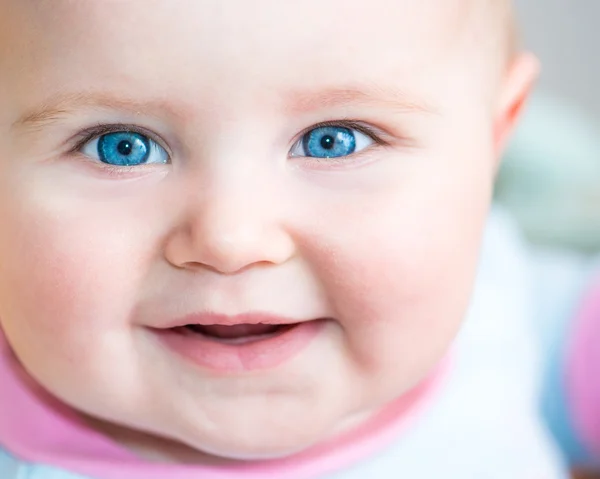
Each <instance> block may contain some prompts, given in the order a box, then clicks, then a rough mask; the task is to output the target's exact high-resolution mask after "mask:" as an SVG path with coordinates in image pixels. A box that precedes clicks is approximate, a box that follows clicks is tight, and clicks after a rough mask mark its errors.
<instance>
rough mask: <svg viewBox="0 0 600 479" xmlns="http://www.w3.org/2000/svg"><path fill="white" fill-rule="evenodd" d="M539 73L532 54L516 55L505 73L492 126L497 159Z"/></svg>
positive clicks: (538, 65) (537, 63) (537, 64)
mask: <svg viewBox="0 0 600 479" xmlns="http://www.w3.org/2000/svg"><path fill="white" fill-rule="evenodd" d="M539 71H540V62H539V60H538V59H537V57H536V56H535V55H533V54H532V53H520V54H518V56H517V57H516V58H515V59H514V60H513V61H512V64H511V65H510V67H509V69H508V71H507V75H506V78H505V81H504V85H503V86H502V91H501V95H500V102H499V105H498V106H499V108H498V111H497V114H496V121H495V124H494V143H495V148H496V156H497V157H498V158H500V157H501V156H502V153H503V151H504V148H505V146H506V143H507V142H508V139H509V138H510V135H511V134H512V132H513V130H514V128H515V126H516V124H517V120H518V119H519V117H520V115H521V113H522V111H523V108H524V106H525V104H526V102H527V99H528V98H529V96H530V93H531V91H532V89H533V86H534V85H535V82H536V80H537V78H538V75H539Z"/></svg>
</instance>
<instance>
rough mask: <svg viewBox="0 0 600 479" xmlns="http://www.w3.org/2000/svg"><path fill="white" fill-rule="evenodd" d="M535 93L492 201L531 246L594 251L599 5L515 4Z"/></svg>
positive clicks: (597, 241)
mask: <svg viewBox="0 0 600 479" xmlns="http://www.w3.org/2000/svg"><path fill="white" fill-rule="evenodd" d="M515 4H516V7H517V13H518V17H519V21H520V25H521V32H522V35H521V36H522V40H523V43H524V45H525V46H526V47H527V48H529V49H531V50H533V51H534V52H535V53H537V55H538V56H539V57H540V59H541V60H542V66H543V72H542V77H541V79H540V83H539V88H538V90H537V92H536V94H535V95H534V98H533V100H532V101H531V103H530V106H529V109H528V110H527V112H526V115H525V118H524V120H523V122H522V123H521V126H520V128H519V130H518V131H517V134H516V135H515V138H514V140H513V142H512V144H511V146H510V147H509V149H508V151H507V154H506V161H505V163H504V166H503V169H502V171H501V174H500V177H499V180H498V193H497V200H498V201H499V202H500V203H503V204H504V205H506V206H508V208H509V209H511V210H512V212H513V213H514V215H515V216H516V217H517V218H518V220H519V222H520V223H521V225H522V226H523V228H524V229H525V231H526V233H527V235H528V236H529V239H530V240H532V241H533V242H534V243H538V244H542V245H548V246H552V247H569V248H573V247H575V248H577V249H579V250H581V251H587V252H597V251H600V60H599V59H598V47H600V28H599V27H598V22H599V20H600V0H515Z"/></svg>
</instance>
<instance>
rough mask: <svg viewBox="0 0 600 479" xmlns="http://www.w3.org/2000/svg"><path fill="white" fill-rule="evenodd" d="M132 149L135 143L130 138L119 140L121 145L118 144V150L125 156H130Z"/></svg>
mask: <svg viewBox="0 0 600 479" xmlns="http://www.w3.org/2000/svg"><path fill="white" fill-rule="evenodd" d="M132 150H133V145H132V144H131V142H130V141H128V140H123V141H121V142H119V145H118V146H117V151H118V152H119V153H121V154H122V155H124V156H129V155H130V154H131V151H132Z"/></svg>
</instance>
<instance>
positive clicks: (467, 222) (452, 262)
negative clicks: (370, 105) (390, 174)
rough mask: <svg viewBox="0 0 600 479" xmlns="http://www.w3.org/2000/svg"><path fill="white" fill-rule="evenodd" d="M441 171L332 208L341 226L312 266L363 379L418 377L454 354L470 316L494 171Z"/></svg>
mask: <svg viewBox="0 0 600 479" xmlns="http://www.w3.org/2000/svg"><path fill="white" fill-rule="evenodd" d="M455 164H456V163H455ZM445 173H446V172H439V171H438V174H437V175H436V176H435V177H432V176H430V175H427V174H425V173H423V174H421V172H419V171H417V172H415V173H414V176H413V177H412V178H411V181H407V182H406V183H405V184H404V185H403V187H402V188H399V189H398V190H396V191H391V192H388V193H387V194H382V195H380V196H376V195H372V196H370V197H369V198H361V200H360V201H353V202H350V203H352V204H346V205H345V209H344V210H339V211H337V212H333V211H332V212H330V219H333V218H335V220H331V221H329V224H328V225H327V228H328V229H327V230H326V231H325V230H322V231H323V234H322V236H321V237H320V238H319V240H318V241H315V243H318V244H320V245H323V246H322V247H319V248H317V249H316V250H315V251H318V252H317V253H316V255H317V256H318V257H315V258H314V260H313V262H314V264H318V265H320V276H321V277H322V278H323V281H324V282H325V283H326V288H327V289H328V291H329V295H330V297H331V299H332V302H333V303H334V308H335V311H336V313H337V315H338V317H339V318H340V321H341V323H342V326H344V327H345V329H346V331H347V343H348V344H347V346H348V350H349V351H350V354H351V358H352V359H353V360H354V361H355V363H356V364H357V365H358V366H359V367H360V368H362V370H363V371H365V373H366V374H370V375H372V374H374V373H375V372H377V373H381V372H382V371H388V372H390V371H393V372H394V373H395V374H397V377H405V378H412V379H415V380H416V379H418V377H419V376H420V375H421V374H422V373H423V371H424V370H425V369H427V368H428V367H430V366H431V365H433V364H434V363H435V362H436V361H437V360H439V359H440V357H441V356H442V355H443V353H444V352H445V350H446V349H447V348H448V344H449V342H450V341H451V340H452V338H453V337H454V335H455V333H456V331H457V329H458V327H459V325H460V323H461V320H462V318H463V315H464V313H465V310H466V307H467V305H468V301H469V296H470V291H471V287H472V282H473V278H474V274H475V269H476V264H477V259H478V253H479V242H480V237H481V233H482V228H483V223H484V220H485V217H486V213H487V208H488V204H489V195H490V186H489V185H490V183H491V179H490V178H491V174H490V173H489V170H488V169H484V168H481V169H480V170H479V171H477V170H476V171H473V172H472V173H465V174H462V175H459V176H456V175H455V176H454V177H450V176H447V175H446V174H445ZM448 173H450V172H448ZM488 175H489V176H488ZM448 178H450V179H448ZM350 212H351V213H350ZM403 368H406V369H405V370H403Z"/></svg>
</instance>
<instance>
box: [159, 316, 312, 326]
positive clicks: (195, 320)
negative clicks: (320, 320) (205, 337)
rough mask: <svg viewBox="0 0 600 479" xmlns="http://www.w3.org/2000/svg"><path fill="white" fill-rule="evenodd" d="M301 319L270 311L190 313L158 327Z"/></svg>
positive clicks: (292, 322)
mask: <svg viewBox="0 0 600 479" xmlns="http://www.w3.org/2000/svg"><path fill="white" fill-rule="evenodd" d="M302 321H303V320H299V319H294V318H287V317H285V316H278V315H276V314H272V313H262V312H250V313H243V314H237V315H235V316H229V315H226V314H219V313H208V312H207V313H191V314H187V315H185V316H181V317H179V318H176V319H174V320H172V321H169V322H167V323H166V325H165V326H161V328H160V329H170V328H178V327H182V326H188V325H194V324H196V325H201V326H212V325H222V326H234V325H236V324H274V325H275V324H282V325H284V324H295V323H300V322H302Z"/></svg>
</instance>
